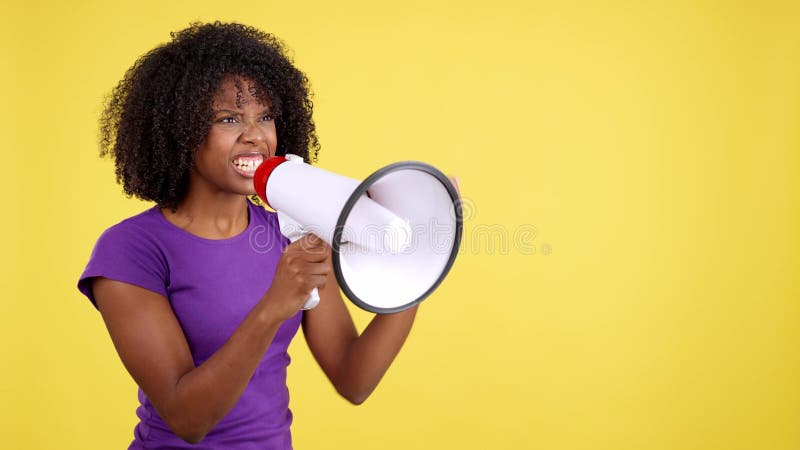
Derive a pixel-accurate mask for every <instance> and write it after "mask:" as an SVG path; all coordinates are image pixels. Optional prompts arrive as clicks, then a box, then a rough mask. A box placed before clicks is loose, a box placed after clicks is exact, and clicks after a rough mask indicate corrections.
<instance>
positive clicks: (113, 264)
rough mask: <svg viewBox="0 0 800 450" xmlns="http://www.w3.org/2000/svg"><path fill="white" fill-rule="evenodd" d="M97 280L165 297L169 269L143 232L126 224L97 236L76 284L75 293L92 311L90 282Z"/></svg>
mask: <svg viewBox="0 0 800 450" xmlns="http://www.w3.org/2000/svg"><path fill="white" fill-rule="evenodd" d="M96 277H105V278H109V279H112V280H116V281H122V282H124V283H129V284H133V285H136V286H139V287H142V288H145V289H148V290H150V291H153V292H156V293H158V294H161V295H163V296H165V297H167V296H168V295H167V285H168V278H169V273H168V266H167V263H166V258H165V256H164V254H163V251H162V250H161V248H160V246H159V245H158V242H157V241H156V239H155V238H153V237H152V236H151V235H150V234H149V233H147V232H146V231H145V230H144V229H142V228H139V227H137V226H135V225H131V224H129V223H126V222H121V223H119V224H117V225H115V226H113V227H111V228H109V229H108V230H106V231H105V232H104V233H103V234H102V235H100V237H99V238H98V239H97V243H95V246H94V249H93V250H92V255H91V256H90V257H89V263H88V264H87V265H86V269H85V270H84V271H83V274H82V275H81V277H80V280H78V290H79V291H81V293H83V295H85V296H86V297H87V298H88V299H89V300H90V301H91V302H92V304H94V306H95V307H97V303H96V302H95V298H94V293H93V292H92V281H93V279H94V278H96Z"/></svg>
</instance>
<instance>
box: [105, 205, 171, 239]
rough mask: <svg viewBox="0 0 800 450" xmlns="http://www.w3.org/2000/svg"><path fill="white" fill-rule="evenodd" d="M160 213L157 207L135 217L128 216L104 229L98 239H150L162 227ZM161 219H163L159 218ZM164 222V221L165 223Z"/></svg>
mask: <svg viewBox="0 0 800 450" xmlns="http://www.w3.org/2000/svg"><path fill="white" fill-rule="evenodd" d="M159 216H161V211H159V209H158V207H157V206H153V207H151V208H149V209H146V210H144V211H142V212H140V213H138V214H136V215H133V216H130V217H128V218H126V219H123V220H121V221H119V222H117V223H116V224H114V225H111V226H110V227H108V228H106V230H105V231H103V233H102V234H101V235H100V239H109V238H117V237H119V238H121V237H129V238H130V237H139V238H141V239H146V238H147V237H152V236H153V234H154V233H155V232H157V230H159V229H161V228H163V227H164V224H163V223H162V221H161V220H159V219H160V217H159ZM161 218H163V217H161ZM165 221H166V220H164V222H165Z"/></svg>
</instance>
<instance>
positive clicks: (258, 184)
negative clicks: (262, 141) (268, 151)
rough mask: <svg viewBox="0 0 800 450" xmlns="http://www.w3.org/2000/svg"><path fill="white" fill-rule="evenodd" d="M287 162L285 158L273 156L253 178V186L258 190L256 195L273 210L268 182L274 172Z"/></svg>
mask: <svg viewBox="0 0 800 450" xmlns="http://www.w3.org/2000/svg"><path fill="white" fill-rule="evenodd" d="M285 162H286V158H284V157H283V156H273V157H271V158H267V159H265V160H264V162H262V163H261V164H260V165H259V166H258V168H257V169H256V173H255V175H254V176H253V186H255V188H256V194H257V195H258V197H259V198H260V199H261V200H263V201H264V203H266V204H267V205H268V206H269V207H270V208H272V205H270V204H269V200H267V181H268V180H269V176H270V175H271V174H272V171H273V170H275V168H276V167H278V166H279V165H281V164H283V163H285ZM272 209H275V208H272Z"/></svg>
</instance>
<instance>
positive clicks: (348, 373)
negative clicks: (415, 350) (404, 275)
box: [334, 306, 418, 404]
mask: <svg viewBox="0 0 800 450" xmlns="http://www.w3.org/2000/svg"><path fill="white" fill-rule="evenodd" d="M417 308H418V306H414V307H413V308H410V309H408V310H405V311H402V312H399V313H394V314H378V315H376V316H375V317H374V318H373V319H372V321H371V322H370V323H369V325H368V326H367V328H366V329H364V331H363V332H362V333H361V335H360V336H359V337H358V338H356V339H355V340H354V341H353V342H352V343H351V344H350V346H349V348H348V351H347V353H346V355H345V357H344V360H343V361H342V364H341V365H340V369H339V370H338V371H337V374H336V380H335V382H334V385H335V386H336V389H337V390H338V391H339V393H341V394H342V395H343V396H344V397H345V398H347V399H348V400H350V401H351V402H353V403H355V404H360V403H362V402H363V401H364V400H366V399H367V397H369V395H370V394H371V393H372V391H373V390H375V388H376V387H377V386H378V383H379V382H380V380H381V378H382V377H383V375H384V374H385V373H386V370H387V369H388V368H389V366H390V365H391V364H392V361H394V358H395V357H396V356H397V354H398V353H399V352H400V349H401V348H402V347H403V343H404V342H405V340H406V338H407V337H408V333H409V332H410V331H411V326H412V325H413V324H414V317H415V316H416V313H417Z"/></svg>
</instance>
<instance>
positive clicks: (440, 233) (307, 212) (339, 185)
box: [253, 154, 463, 314]
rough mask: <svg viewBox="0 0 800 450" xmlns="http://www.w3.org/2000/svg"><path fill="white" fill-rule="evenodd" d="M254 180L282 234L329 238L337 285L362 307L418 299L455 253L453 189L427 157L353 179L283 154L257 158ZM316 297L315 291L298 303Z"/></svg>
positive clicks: (389, 307) (402, 305)
mask: <svg viewBox="0 0 800 450" xmlns="http://www.w3.org/2000/svg"><path fill="white" fill-rule="evenodd" d="M253 184H254V186H255V189H256V193H257V194H258V196H259V197H260V198H261V200H263V201H264V203H266V204H267V205H268V206H269V207H270V208H272V209H274V210H275V211H277V213H278V220H279V223H280V228H281V232H282V233H283V234H284V235H285V236H286V237H288V238H289V239H291V240H297V239H299V238H300V237H301V236H302V235H303V234H306V233H314V234H316V235H317V236H319V237H320V238H322V239H323V240H325V242H327V243H328V244H329V245H330V247H331V249H332V263H333V271H334V274H335V275H336V281H337V282H338V283H339V287H340V288H341V289H342V291H343V292H344V294H345V295H346V296H347V298H349V299H350V301H352V302H353V303H354V304H356V305H357V306H359V307H360V308H362V309H364V310H367V311H371V312H374V313H378V314H387V313H393V312H399V311H403V310H405V309H408V308H410V307H412V306H414V305H416V304H418V303H420V302H421V301H422V300H424V299H425V298H426V297H428V296H429V295H430V294H431V293H432V292H433V291H434V290H435V289H436V288H437V287H438V286H439V285H440V284H441V282H442V281H443V280H444V278H445V277H446V276H447V273H448V272H449V271H450V268H451V267H452V266H453V263H454V262H455V258H456V255H457V254H458V248H459V245H460V243H461V234H462V220H463V219H462V213H461V204H460V200H459V196H458V192H457V191H456V188H455V187H454V186H453V184H452V183H451V182H450V180H449V179H448V178H447V177H446V176H445V175H444V174H443V173H442V172H440V171H439V170H438V169H436V168H435V167H433V166H430V165H428V164H425V163H421V162H417V161H404V162H398V163H394V164H390V165H388V166H386V167H383V168H381V169H379V170H377V171H375V172H374V173H373V174H372V175H370V176H369V177H367V178H366V179H365V180H364V181H362V182H359V181H358V180H355V179H352V178H348V177H345V176H342V175H339V174H335V173H332V172H329V171H326V170H323V169H320V168H317V167H313V166H311V165H310V164H307V163H305V162H304V161H303V158H302V157H300V156H297V155H291V154H287V155H286V156H274V157H272V158H268V159H266V160H264V161H263V162H262V163H261V165H260V166H259V167H258V168H257V169H256V172H255V176H254V178H253ZM317 302H319V296H318V294H317V293H316V292H314V293H312V296H311V297H310V298H309V300H308V301H307V302H306V304H305V305H304V308H306V309H310V308H313V307H314V306H316V304H317Z"/></svg>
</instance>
